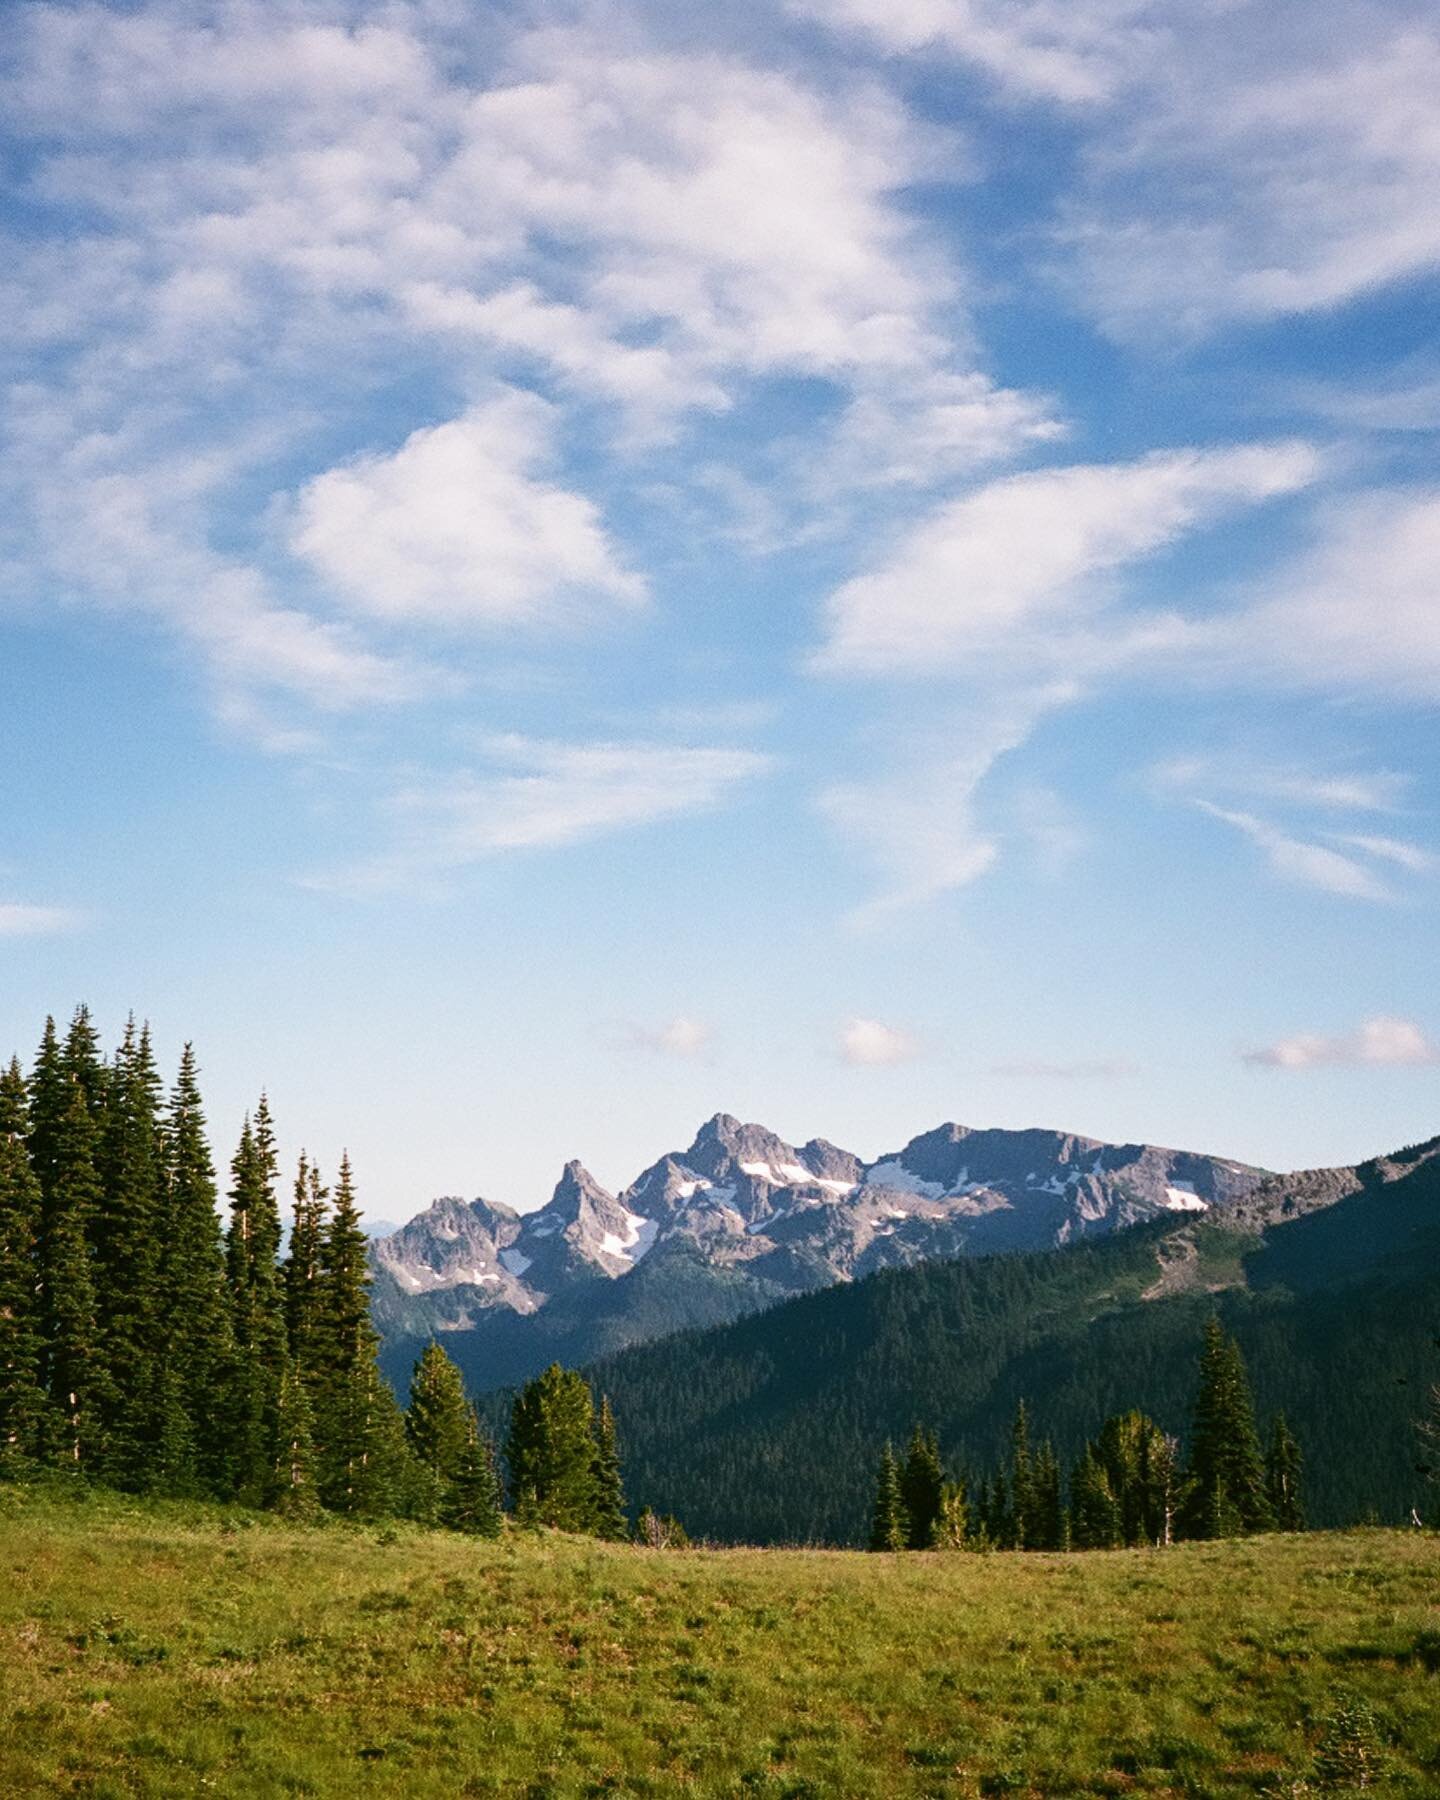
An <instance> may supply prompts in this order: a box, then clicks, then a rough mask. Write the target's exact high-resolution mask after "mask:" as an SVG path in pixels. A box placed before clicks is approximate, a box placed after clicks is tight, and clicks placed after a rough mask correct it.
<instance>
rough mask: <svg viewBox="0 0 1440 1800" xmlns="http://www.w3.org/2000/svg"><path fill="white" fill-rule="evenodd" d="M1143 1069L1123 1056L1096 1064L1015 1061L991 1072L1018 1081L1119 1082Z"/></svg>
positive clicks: (993, 1067)
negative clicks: (1123, 1077)
mask: <svg viewBox="0 0 1440 1800" xmlns="http://www.w3.org/2000/svg"><path fill="white" fill-rule="evenodd" d="M1139 1072H1140V1071H1139V1070H1138V1069H1137V1068H1136V1066H1135V1064H1134V1063H1132V1062H1126V1061H1125V1060H1124V1058H1123V1057H1110V1058H1101V1059H1098V1060H1096V1061H1094V1062H1084V1061H1082V1062H1013V1063H992V1064H991V1065H990V1073H991V1074H992V1075H999V1076H1002V1077H1004V1078H1005V1079H1007V1080H1014V1081H1115V1080H1119V1079H1120V1078H1121V1077H1122V1076H1125V1075H1138V1074H1139Z"/></svg>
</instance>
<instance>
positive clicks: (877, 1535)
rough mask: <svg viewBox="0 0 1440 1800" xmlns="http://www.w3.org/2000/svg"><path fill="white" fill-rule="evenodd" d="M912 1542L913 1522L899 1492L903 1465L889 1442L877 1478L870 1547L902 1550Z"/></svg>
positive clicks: (883, 1453)
mask: <svg viewBox="0 0 1440 1800" xmlns="http://www.w3.org/2000/svg"><path fill="white" fill-rule="evenodd" d="M909 1541H910V1521H909V1519H908V1518H907V1517H906V1516H905V1502H904V1500H903V1498H902V1497H901V1493H900V1465H899V1464H898V1463H897V1462H896V1460H895V1452H894V1451H893V1450H892V1449H891V1448H890V1446H889V1444H886V1446H885V1448H884V1449H883V1450H882V1451H881V1453H880V1467H879V1470H878V1471H877V1473H876V1477H875V1507H874V1510H873V1512H872V1513H871V1515H870V1548H871V1549H872V1550H903V1549H904V1548H905V1546H906V1545H907V1544H908V1543H909Z"/></svg>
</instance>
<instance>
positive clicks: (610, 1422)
mask: <svg viewBox="0 0 1440 1800" xmlns="http://www.w3.org/2000/svg"><path fill="white" fill-rule="evenodd" d="M591 1477H592V1483H593V1488H594V1513H593V1517H592V1519H591V1525H590V1529H591V1530H592V1531H593V1532H594V1533H595V1535H596V1537H602V1538H609V1539H611V1541H612V1542H614V1543H617V1544H623V1543H624V1541H625V1540H626V1538H628V1537H629V1535H630V1520H629V1518H628V1517H627V1516H626V1511H625V1483H624V1479H623V1477H622V1475H621V1471H620V1449H619V1445H618V1443H617V1442H616V1438H615V1415H614V1413H612V1412H611V1410H610V1402H609V1400H607V1399H606V1398H604V1397H603V1396H602V1397H601V1400H600V1410H599V1411H598V1412H597V1413H596V1415H595V1452H594V1456H593V1458H592V1460H591Z"/></svg>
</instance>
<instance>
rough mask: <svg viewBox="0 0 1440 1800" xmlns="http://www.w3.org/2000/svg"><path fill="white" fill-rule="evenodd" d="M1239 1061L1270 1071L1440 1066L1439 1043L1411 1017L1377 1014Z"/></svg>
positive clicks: (1270, 1046) (1250, 1053)
mask: <svg viewBox="0 0 1440 1800" xmlns="http://www.w3.org/2000/svg"><path fill="white" fill-rule="evenodd" d="M1243 1060H1244V1061H1245V1062H1247V1063H1252V1064H1254V1065H1256V1066H1257V1067H1261V1068H1271V1069H1320V1068H1365V1067H1370V1068H1391V1069H1396V1068H1423V1067H1428V1066H1430V1065H1432V1064H1434V1063H1440V1044H1437V1043H1436V1042H1435V1040H1434V1039H1433V1038H1431V1037H1430V1036H1429V1035H1428V1034H1427V1033H1426V1032H1425V1031H1424V1030H1423V1029H1422V1028H1421V1027H1420V1026H1419V1025H1417V1024H1416V1023H1415V1021H1414V1020H1413V1019H1403V1018H1396V1017H1393V1016H1391V1015H1387V1014H1381V1015H1379V1016H1377V1017H1375V1018H1373V1019H1366V1020H1365V1021H1364V1023H1363V1024H1361V1025H1359V1026H1358V1027H1357V1028H1356V1029H1355V1030H1354V1031H1350V1032H1343V1033H1341V1034H1340V1035H1339V1036H1335V1037H1326V1036H1324V1035H1323V1034H1321V1033H1318V1032H1304V1033H1301V1034H1299V1035H1298V1036H1295V1037H1288V1038H1281V1039H1279V1041H1278V1042H1276V1043H1273V1044H1267V1045H1265V1046H1263V1047H1262V1048H1260V1049H1258V1050H1247V1051H1246V1052H1245V1054H1244V1059H1243Z"/></svg>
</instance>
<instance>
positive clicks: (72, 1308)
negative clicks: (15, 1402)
mask: <svg viewBox="0 0 1440 1800" xmlns="http://www.w3.org/2000/svg"><path fill="white" fill-rule="evenodd" d="M50 1179H51V1188H50V1194H49V1197H48V1199H49V1204H48V1208H46V1207H44V1206H42V1220H41V1234H40V1245H39V1256H38V1264H39V1277H40V1279H39V1299H40V1330H41V1338H42V1346H43V1347H42V1351H41V1367H40V1374H41V1381H42V1383H43V1385H44V1387H45V1390H46V1392H47V1394H48V1395H49V1399H50V1406H49V1409H48V1412H47V1417H46V1425H45V1433H44V1436H45V1439H46V1442H45V1446H44V1447H45V1449H46V1451H47V1452H48V1454H49V1456H50V1457H51V1458H52V1459H53V1460H54V1461H56V1462H60V1463H63V1464H66V1465H68V1466H70V1467H73V1468H87V1469H88V1468H89V1467H90V1466H91V1465H92V1464H94V1463H95V1462H96V1461H97V1459H98V1457H99V1454H100V1448H101V1437H100V1420H101V1415H102V1412H103V1411H104V1409H105V1402H106V1399H107V1398H108V1384H107V1382H106V1379H105V1370H104V1364H103V1361H102V1359H101V1356H100V1342H99V1330H98V1326H97V1323H96V1309H95V1277H94V1269H93V1267H92V1262H91V1255H90V1243H89V1234H90V1231H91V1228H92V1225H93V1221H94V1218H95V1214H96V1212H97V1211H98V1210H99V1206H100V1180H99V1177H98V1176H97V1174H96V1173H95V1126H94V1123H93V1121H92V1120H91V1117H90V1113H89V1109H88V1107H87V1106H86V1104H85V1094H84V1090H83V1089H82V1088H80V1087H79V1086H78V1085H77V1086H74V1087H72V1088H71V1090H70V1105H69V1109H68V1110H67V1112H66V1114H65V1117H64V1119H63V1120H62V1121H61V1124H60V1127H59V1130H58V1132H57V1134H56V1136H55V1140H54V1146H53V1161H52V1163H51V1177H50ZM47 1212H48V1217H47V1216H45V1214H46V1213H47Z"/></svg>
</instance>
